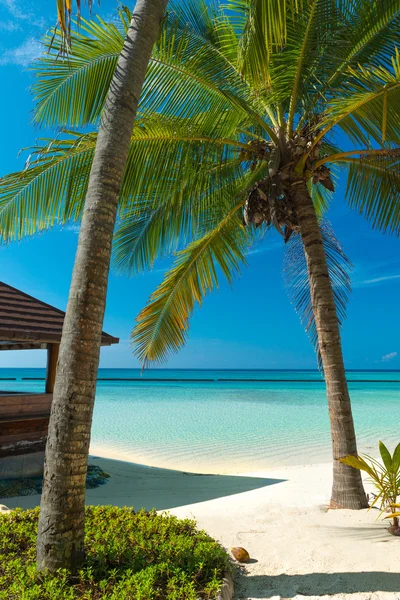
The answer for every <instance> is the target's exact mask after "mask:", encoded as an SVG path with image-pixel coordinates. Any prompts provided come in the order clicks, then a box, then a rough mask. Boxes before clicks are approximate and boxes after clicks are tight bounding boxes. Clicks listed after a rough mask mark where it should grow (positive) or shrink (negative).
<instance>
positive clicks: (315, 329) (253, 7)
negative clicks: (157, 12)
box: [0, 0, 400, 509]
mask: <svg viewBox="0 0 400 600" xmlns="http://www.w3.org/2000/svg"><path fill="white" fill-rule="evenodd" d="M127 19H129V16H126V15H124V14H122V16H121V21H122V24H123V26H122V31H121V28H120V27H118V26H117V25H115V24H106V23H104V22H102V21H99V23H87V22H84V23H83V24H82V29H81V32H80V33H78V34H76V36H75V37H74V40H73V54H72V55H71V56H70V57H69V61H68V63H67V62H66V61H59V62H54V59H53V57H52V53H53V54H54V53H57V52H58V48H59V41H57V40H56V41H55V43H54V46H53V50H52V53H51V54H50V57H48V58H44V59H42V60H41V61H39V62H38V63H37V65H36V67H35V71H36V75H37V83H36V84H35V87H34V92H35V95H36V100H37V106H36V111H35V117H34V118H35V121H36V122H37V123H38V124H45V125H54V124H58V125H60V126H63V127H70V128H71V127H74V128H76V127H80V126H83V125H86V124H88V123H94V124H95V123H96V122H97V119H98V116H99V114H100V111H101V108H102V106H103V103H104V98H105V96H106V91H107V88H108V85H109V82H110V80H111V76H112V72H113V70H114V68H115V64H116V60H117V57H118V55H119V52H120V51H121V48H122V41H123V30H124V27H126V23H127ZM399 31H400V16H399V2H398V0H396V1H395V0H385V1H384V2H382V1H379V2H378V1H377V0H376V1H374V2H369V3H366V2H361V0H360V1H353V0H352V1H350V0H342V1H341V2H337V1H336V0H335V1H333V0H298V2H296V3H295V2H291V1H289V0H287V1H283V0H231V1H230V2H229V3H228V4H227V7H226V8H224V9H220V8H218V6H216V5H215V4H213V3H211V4H209V3H206V2H205V1H194V0H193V1H188V2H185V3H176V4H173V5H172V7H171V9H170V13H169V15H168V19H167V20H166V22H165V24H164V29H163V33H162V36H161V38H160V39H159V41H158V43H157V45H156V47H155V49H154V51H153V55H152V58H151V60H150V63H149V68H148V72H147V76H146V80H145V83H144V88H143V93H142V97H141V101H140V103H139V109H138V110H139V113H138V121H137V126H136V127H135V130H134V132H133V134H132V137H131V144H130V151H129V156H128V162H127V169H126V172H125V176H124V182H123V185H122V189H121V193H120V200H119V207H118V211H119V212H118V219H117V230H116V233H115V265H116V267H117V269H119V270H121V271H122V270H123V271H129V272H131V273H134V272H137V271H141V270H143V269H145V268H148V267H150V266H151V265H152V264H153V262H154V260H155V258H157V257H159V256H161V255H165V254H169V253H171V252H172V251H176V250H178V253H177V256H176V261H175V264H174V265H173V267H172V269H171V270H170V271H169V272H168V273H167V275H166V277H165V279H164V281H163V283H162V284H161V286H160V287H159V288H158V289H157V290H156V291H155V292H154V294H153V295H152V297H151V298H150V301H149V303H148V305H147V306H146V307H145V308H144V309H143V311H142V312H141V313H140V315H139V317H138V323H137V325H136V327H135V329H134V332H133V340H134V342H135V344H136V352H137V355H138V356H139V357H140V358H141V359H142V360H143V361H144V362H145V363H146V362H148V361H157V360H163V359H165V358H166V357H167V355H168V353H169V352H170V351H177V350H178V349H179V348H181V347H182V345H183V344H184V343H185V340H186V337H187V331H188V319H189V317H190V315H191V313H192V310H193V308H194V306H195V304H196V303H201V302H202V300H203V297H204V296H205V295H206V293H207V292H208V291H210V290H211V289H212V288H213V287H215V286H216V285H217V284H218V277H219V275H220V274H221V273H223V275H225V276H226V277H227V279H228V280H231V279H232V277H233V275H234V274H235V272H237V271H238V269H239V267H240V265H241V264H242V263H244V262H245V256H246V250H247V248H248V246H249V245H250V244H251V243H252V242H253V241H254V230H255V228H256V227H260V226H261V227H263V228H264V229H267V228H268V227H269V226H271V225H273V226H274V227H276V228H277V229H278V231H280V232H281V233H282V236H283V238H284V241H286V242H287V245H288V261H287V263H288V265H289V268H288V270H287V272H286V277H287V281H288V287H289V291H290V293H291V295H292V296H291V297H292V299H293V301H294V302H295V303H296V307H297V309H298V310H299V311H300V314H301V317H302V320H303V321H304V323H305V325H306V327H307V329H308V331H309V333H310V335H311V336H312V338H313V339H314V340H315V341H316V342H317V344H318V353H319V357H320V361H321V365H322V367H323V370H324V376H325V381H326V388H327V397H328V406H329V414H330V419H331V429H332V443H333V458H334V471H333V489H332V496H331V506H332V507H346V508H353V509H357V508H363V507H365V506H366V505H367V500H366V497H365V493H364V490H363V487H362V482H361V478H360V476H359V474H358V473H357V471H356V470H352V469H350V468H349V467H347V466H346V465H344V464H343V463H341V462H340V461H339V458H341V457H343V456H345V455H349V454H350V455H355V454H357V447H356V439H355V433H354V425H353V419H352V413H351V404H350V398H349V392H348V388H347V384H346V378H345V370H344V364H343V357H342V349H341V342H340V332H339V324H340V320H341V317H343V314H344V309H345V300H346V296H347V292H348V274H347V263H346V259H345V257H344V256H343V252H342V250H341V248H340V246H339V245H338V243H337V241H336V240H335V238H334V236H333V234H332V232H331V231H330V229H329V227H328V226H326V225H324V224H322V223H321V220H320V216H321V214H322V213H323V211H324V209H325V208H326V205H327V203H328V200H329V199H330V197H331V196H333V193H334V189H335V184H334V174H336V173H338V172H341V171H345V172H346V173H347V175H348V185H347V190H346V192H347V194H346V195H347V199H348V202H349V204H350V206H351V207H352V208H354V209H355V210H357V211H358V212H360V213H362V214H364V215H365V217H366V218H367V219H369V220H370V221H371V222H372V224H373V226H375V227H377V228H379V229H381V230H382V231H388V232H392V233H393V232H395V233H398V232H399V217H400V205H399V189H400V183H399V182H400V174H399V167H400V150H399V129H398V122H399V117H400V101H399V100H400V56H399V53H398V51H397V50H396V48H395V42H396V40H397V39H398V34H399ZM155 83H157V86H156V85H155ZM338 134H340V139H341V141H342V146H343V147H342V148H339V147H338V144H337V143H335V136H337V135H338ZM95 143H96V133H93V132H90V133H81V134H79V133H77V132H76V131H74V132H73V133H71V131H66V132H65V134H64V136H60V137H59V138H57V139H56V140H52V141H50V142H49V141H44V142H43V143H42V144H41V145H40V146H39V147H38V148H36V149H34V150H33V155H34V159H33V160H31V162H30V164H29V165H28V168H27V169H26V170H25V171H24V172H23V173H17V174H13V175H10V176H9V177H7V178H5V179H4V180H3V182H2V184H1V196H0V231H1V232H2V235H3V237H4V238H6V239H12V238H15V237H19V236H21V235H25V234H29V233H34V232H35V231H37V230H38V229H43V228H46V227H49V226H51V225H52V224H54V223H55V222H65V221H67V220H69V219H79V218H80V216H81V212H82V203H83V198H84V195H85V191H86V188H87V183H88V177H89V172H90V166H91V162H92V158H93V149H94V146H95ZM243 221H244V222H243ZM299 251H300V252H299Z"/></svg>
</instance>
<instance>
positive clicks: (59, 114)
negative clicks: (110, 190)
mask: <svg viewBox="0 0 400 600" xmlns="http://www.w3.org/2000/svg"><path fill="white" fill-rule="evenodd" d="M121 23H122V25H121V26H120V27H117V26H116V25H114V24H113V23H112V24H107V23H105V22H104V21H102V20H101V19H100V18H98V22H94V21H82V25H81V29H80V31H78V32H76V33H75V34H74V38H73V51H72V53H71V54H70V55H69V56H68V57H67V58H65V59H63V58H62V57H60V58H59V59H58V60H57V61H55V56H57V55H58V53H59V50H60V44H61V37H60V36H59V35H58V36H56V38H55V40H54V42H53V46H52V50H51V52H50V54H49V55H48V56H46V57H43V58H42V59H40V60H39V61H37V63H36V64H35V65H34V71H35V75H36V79H37V81H36V83H35V85H34V86H33V92H34V95H35V99H36V101H37V105H36V109H35V114H34V119H35V122H36V123H38V124H40V125H54V124H61V126H63V127H66V126H70V127H72V126H73V127H76V126H81V125H84V124H87V123H94V122H97V120H98V119H99V117H100V114H101V110H102V107H103V105H104V101H105V98H106V94H107V91H108V87H109V84H110V81H111V78H112V75H113V73H114V70H115V67H116V63H117V59H118V56H119V53H120V52H121V50H122V45H123V40H124V32H125V29H124V28H125V27H126V22H125V20H124V16H123V15H121ZM49 43H50V42H49V41H48V44H49ZM248 100H249V89H248V87H247V86H246V85H245V83H244V82H243V81H242V80H241V78H240V75H239V73H238V71H237V70H236V69H235V67H234V66H233V65H232V64H231V63H230V62H229V61H228V60H227V59H226V57H225V56H224V55H223V54H222V53H221V51H220V50H219V49H218V48H217V47H216V46H214V45H212V44H211V43H210V42H209V41H207V40H203V39H201V38H200V37H199V33H198V32H195V33H194V32H193V31H192V30H191V29H190V28H187V27H183V26H182V27H181V26H180V23H179V22H176V21H172V22H171V20H166V22H165V24H164V27H163V29H162V31H161V34H160V37H159V40H158V42H157V43H156V45H155V48H154V50H153V54H152V57H151V59H150V63H149V67H148V71H147V75H146V80H145V83H144V86H143V90H142V95H141V99H140V105H139V111H140V112H141V113H143V112H144V111H146V110H151V111H152V112H157V111H159V110H162V112H163V114H165V115H170V116H175V117H176V116H180V117H188V116H190V117H192V118H194V115H197V114H199V113H202V114H203V118H205V117H206V116H208V118H209V119H210V120H212V119H217V118H219V117H220V116H221V114H222V113H224V112H226V111H229V112H230V113H231V114H237V113H239V114H240V115H241V117H242V118H243V117H246V116H247V112H246V108H247V105H246V103H247V101H248Z"/></svg>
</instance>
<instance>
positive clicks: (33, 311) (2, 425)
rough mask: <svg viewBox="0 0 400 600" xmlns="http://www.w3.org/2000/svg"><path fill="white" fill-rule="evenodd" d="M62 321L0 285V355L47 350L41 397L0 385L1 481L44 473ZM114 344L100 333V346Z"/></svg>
mask: <svg viewBox="0 0 400 600" xmlns="http://www.w3.org/2000/svg"><path fill="white" fill-rule="evenodd" d="M64 316H65V313H64V312H63V311H61V310H58V309H57V308H54V307H53V306H50V305H49V304H46V303H45V302H41V301H40V300H37V299H36V298H33V297H32V296H29V295H28V294H25V293H24V292H21V291H19V290H17V289H15V288H13V287H11V286H9V285H7V284H5V283H2V282H0V350H32V349H43V350H46V351H47V373H46V380H45V383H44V391H43V393H29V392H10V391H6V390H4V389H2V388H4V387H6V384H7V382H6V381H5V380H2V381H1V380H0V479H5V478H13V477H26V476H30V475H38V474H40V473H41V472H42V471H43V457H44V448H45V443H46V436H47V428H48V424H49V416H50V407H51V402H52V398H53V389H54V381H55V376H56V366H57V359H58V349H59V345H60V341H61V333H62V326H63V322H64ZM118 341H119V340H118V338H114V337H112V336H110V335H108V334H107V333H103V336H102V346H110V345H111V344H117V343H118ZM0 365H1V362H0Z"/></svg>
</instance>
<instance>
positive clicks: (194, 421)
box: [0, 369, 400, 473]
mask: <svg viewBox="0 0 400 600" xmlns="http://www.w3.org/2000/svg"><path fill="white" fill-rule="evenodd" d="M44 376H45V372H44V370H43V369H0V379H3V380H2V381H0V389H3V390H21V391H22V390H26V391H42V390H43V388H44V381H41V380H37V379H35V378H43V377H44ZM347 376H348V380H349V387H350V393H351V399H352V405H353V411H354V418H355V423H356V430H357V436H358V441H359V450H360V452H366V453H372V452H374V450H375V447H376V445H377V442H378V440H379V439H382V440H383V441H385V442H387V444H388V445H389V446H393V445H394V444H395V443H397V442H399V441H400V432H399V429H398V419H397V414H398V407H399V400H400V371H349V372H348V374H347ZM4 378H15V380H11V381H5V380H4ZM23 378H34V380H31V381H29V380H26V379H23ZM99 379H100V380H99V382H98V387H97V396H96V405H95V411H94V420H93V429H92V451H93V452H94V453H96V454H103V455H107V454H109V455H113V456H115V457H119V458H122V459H126V460H133V461H136V462H140V463H143V464H149V465H153V466H164V467H170V468H177V469H184V470H195V471H196V470H197V471H200V472H216V471H219V472H227V473H228V472H230V473H234V472H243V471H256V470H261V469H266V468H273V467H278V466H281V465H293V464H305V463H319V462H326V461H328V460H329V459H330V431H329V419H328V411H327V404H326V397H325V389H324V382H323V381H322V379H321V376H320V374H319V373H318V372H317V371H260V370H257V371H249V370H246V371H240V370H234V371H225V370H224V371H216V370H207V371H206V370H181V371H179V370H168V369H165V370H164V369H163V370H161V369H157V370H150V371H147V372H146V373H144V375H143V377H141V375H140V371H139V370H136V369H100V371H99Z"/></svg>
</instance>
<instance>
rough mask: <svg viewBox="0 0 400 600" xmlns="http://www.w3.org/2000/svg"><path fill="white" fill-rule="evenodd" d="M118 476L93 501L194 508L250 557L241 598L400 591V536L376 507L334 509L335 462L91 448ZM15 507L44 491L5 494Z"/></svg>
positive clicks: (379, 598) (364, 597)
mask: <svg viewBox="0 0 400 600" xmlns="http://www.w3.org/2000/svg"><path fill="white" fill-rule="evenodd" d="M90 462H91V464H98V465H100V466H101V467H102V468H103V469H104V470H105V471H106V472H107V473H109V474H110V476H111V477H110V479H109V480H108V481H107V483H106V484H105V485H102V486H100V487H98V488H96V489H93V490H88V491H87V502H88V503H89V504H114V505H118V506H124V505H126V506H133V507H135V508H139V507H141V506H143V507H145V508H151V507H155V508H157V510H168V511H170V512H171V513H173V514H175V515H177V516H178V517H193V518H195V519H196V520H197V522H198V524H199V526H200V527H202V528H204V529H206V530H207V532H209V533H210V535H212V536H214V537H215V538H216V539H218V540H220V541H221V543H222V544H223V545H224V546H225V547H226V548H228V549H230V548H231V547H232V546H244V547H245V548H246V549H247V550H248V551H249V553H250V555H251V557H252V562H251V563H250V564H248V565H246V567H245V568H241V569H239V570H238V573H237V576H236V594H235V598H236V599H237V600H244V599H246V600H266V599H268V600H270V599H274V600H276V599H277V598H282V599H285V598H296V599H297V600H300V599H301V598H303V597H307V598H310V597H311V598H328V597H329V598H331V597H333V598H335V599H343V600H350V599H352V600H356V599H357V600H389V599H390V600H399V599H400V567H399V566H400V540H399V539H398V538H394V537H392V536H390V535H389V534H388V533H387V532H386V531H385V523H383V522H382V521H376V517H377V511H376V510H372V511H366V510H364V511H355V512H353V511H347V510H345V511H327V510H326V505H327V502H328V499H329V492H330V485H331V465H329V464H323V465H306V466H302V467H297V466H296V467H287V468H281V469H276V470H271V471H268V472H257V473H247V474H243V475H238V476H233V475H204V474H194V473H187V472H182V471H172V470H168V469H157V468H153V467H147V466H142V465H136V464H134V463H130V462H123V461H117V460H112V459H105V458H99V457H93V456H92V457H91V458H90ZM0 502H1V503H4V504H6V505H7V506H9V507H10V508H13V507H17V506H21V507H24V508H28V507H32V506H35V505H37V504H38V502H39V496H26V497H19V498H12V499H7V500H5V499H3V500H0Z"/></svg>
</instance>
